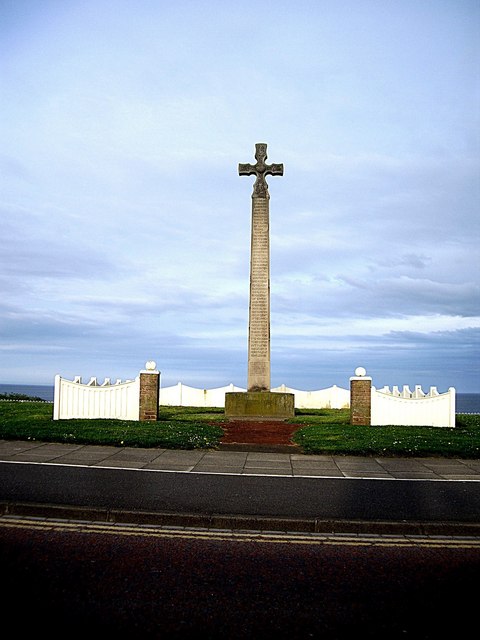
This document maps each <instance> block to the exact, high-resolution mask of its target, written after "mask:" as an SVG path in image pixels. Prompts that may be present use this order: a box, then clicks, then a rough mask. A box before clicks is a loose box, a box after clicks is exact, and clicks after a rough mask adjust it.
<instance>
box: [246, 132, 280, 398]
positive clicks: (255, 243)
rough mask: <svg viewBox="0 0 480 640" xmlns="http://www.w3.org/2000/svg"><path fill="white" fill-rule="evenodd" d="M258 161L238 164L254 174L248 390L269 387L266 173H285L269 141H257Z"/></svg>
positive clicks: (267, 197) (267, 198) (268, 224)
mask: <svg viewBox="0 0 480 640" xmlns="http://www.w3.org/2000/svg"><path fill="white" fill-rule="evenodd" d="M255 158H256V160H257V163H256V164H255V165H251V164H239V165H238V172H239V174H240V175H241V176H244V175H255V176H256V180H255V184H254V185H253V194H252V236H251V253H250V304H249V323H248V382H247V387H248V391H270V221H269V217H270V216H269V201H270V194H269V193H268V185H267V182H266V180H265V176H266V175H280V176H281V175H283V164H271V165H267V164H266V163H265V160H266V159H267V145H266V144H265V143H263V142H260V143H257V144H256V145H255Z"/></svg>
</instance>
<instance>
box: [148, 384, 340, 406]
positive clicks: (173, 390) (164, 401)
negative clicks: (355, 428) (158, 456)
mask: <svg viewBox="0 0 480 640" xmlns="http://www.w3.org/2000/svg"><path fill="white" fill-rule="evenodd" d="M232 391H237V392H242V391H246V389H242V388H241V387H236V386H234V385H233V384H229V385H227V386H225V387H218V388H216V389H197V388H195V387H189V386H187V385H185V384H182V383H181V382H179V383H178V384H176V385H174V386H172V387H165V388H164V389H160V406H162V405H164V406H176V407H224V406H225V393H230V392H232ZM272 391H273V392H278V393H293V394H294V396H295V408H297V409H326V408H328V409H343V408H348V407H349V406H350V392H349V391H348V390H347V389H342V388H340V387H337V386H336V385H333V386H332V387H329V388H328V389H320V390H318V391H299V390H297V389H291V388H290V387H286V386H285V385H281V386H280V387H276V388H274V389H272Z"/></svg>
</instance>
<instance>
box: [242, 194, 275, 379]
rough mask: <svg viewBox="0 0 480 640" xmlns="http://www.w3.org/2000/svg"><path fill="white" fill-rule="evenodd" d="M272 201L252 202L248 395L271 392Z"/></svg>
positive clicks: (254, 199) (259, 199) (253, 200)
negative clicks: (270, 217) (270, 228)
mask: <svg viewBox="0 0 480 640" xmlns="http://www.w3.org/2000/svg"><path fill="white" fill-rule="evenodd" d="M269 236H270V231H269V198H268V197H266V198H252V238H251V253H250V305H249V318H248V382H247V386H248V391H270V237H269Z"/></svg>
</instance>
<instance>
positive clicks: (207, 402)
mask: <svg viewBox="0 0 480 640" xmlns="http://www.w3.org/2000/svg"><path fill="white" fill-rule="evenodd" d="M231 391H245V389H241V388H240V387H235V386H234V385H233V384H230V385H227V386H225V387H218V388H217V389H196V388H195V387H189V386H188V385H186V384H182V383H181V382H179V383H178V384H176V385H174V386H173V387H165V388H164V389H160V406H162V405H163V406H171V407H224V406H225V393H228V392H231Z"/></svg>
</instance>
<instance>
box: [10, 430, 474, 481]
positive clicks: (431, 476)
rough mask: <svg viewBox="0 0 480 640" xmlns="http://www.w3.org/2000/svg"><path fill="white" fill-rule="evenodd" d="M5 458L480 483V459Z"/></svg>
mask: <svg viewBox="0 0 480 640" xmlns="http://www.w3.org/2000/svg"><path fill="white" fill-rule="evenodd" d="M0 460H1V461H16V462H37V463H45V464H62V465H81V466H89V467H110V468H124V469H150V470H158V471H176V472H185V473H219V474H235V475H266V476H301V477H320V478H325V477H327V478H342V477H343V478H368V479H372V478H381V479H392V480H395V479H396V480H407V479H408V480H459V481H461V480H470V481H471V480H474V481H480V460H471V459H470V460H463V459H458V458H434V457H428V458H426V457H419V458H415V457H412V458H391V457H381V456H378V457H362V456H338V455H305V454H301V453H276V452H261V451H223V450H220V451H209V450H207V451H203V450H199V449H194V450H179V449H146V448H135V447H112V446H96V445H80V444H60V443H45V442H37V441H18V440H0Z"/></svg>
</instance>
